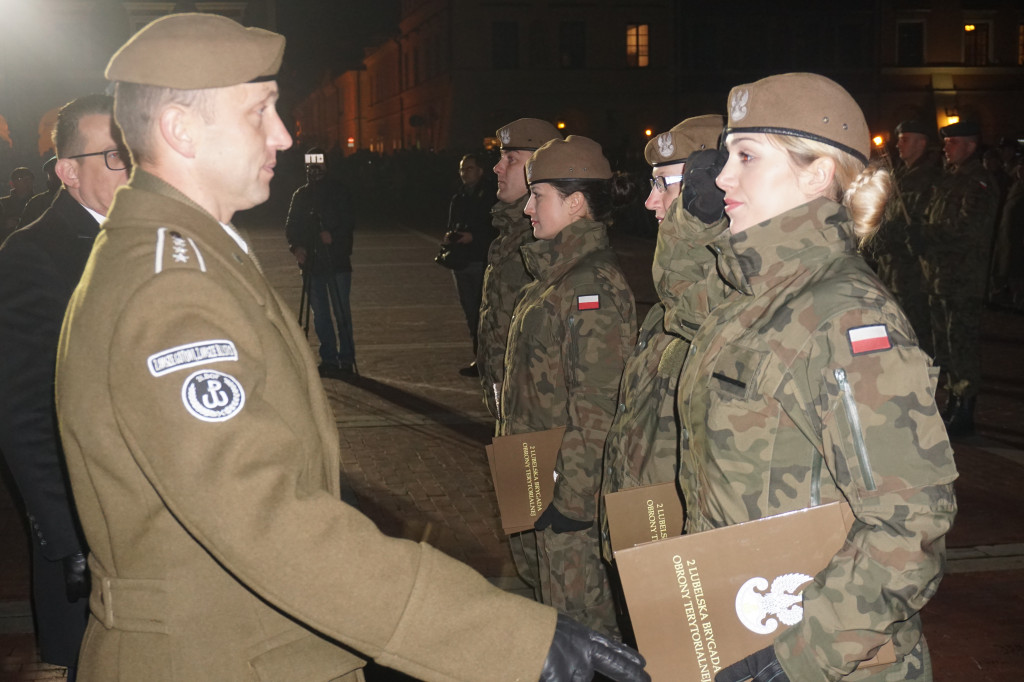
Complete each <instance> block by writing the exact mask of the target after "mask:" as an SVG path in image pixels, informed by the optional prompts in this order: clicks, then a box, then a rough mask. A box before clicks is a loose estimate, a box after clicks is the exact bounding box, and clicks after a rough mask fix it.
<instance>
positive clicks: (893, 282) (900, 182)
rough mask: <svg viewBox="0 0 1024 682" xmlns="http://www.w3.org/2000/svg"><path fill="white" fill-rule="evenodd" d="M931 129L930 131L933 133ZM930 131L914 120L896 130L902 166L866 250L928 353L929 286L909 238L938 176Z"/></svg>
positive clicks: (923, 220) (921, 218) (924, 219)
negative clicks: (930, 148) (929, 145)
mask: <svg viewBox="0 0 1024 682" xmlns="http://www.w3.org/2000/svg"><path fill="white" fill-rule="evenodd" d="M932 130H934V128H933V129H932ZM929 136H930V133H929V128H928V126H926V125H924V124H923V123H920V122H918V121H903V122H902V123H900V124H899V125H898V126H896V137H897V142H896V148H897V150H898V151H899V156H900V160H901V161H902V163H900V164H899V165H898V166H897V167H896V169H895V170H894V171H893V184H894V188H893V195H892V197H891V198H890V200H889V203H887V204H886V206H885V220H884V221H883V223H882V226H881V227H880V228H879V230H878V232H876V233H875V234H874V235H873V236H872V237H871V239H870V240H868V242H867V243H866V244H865V245H864V250H865V251H866V252H867V255H868V256H869V257H870V260H872V261H873V262H874V263H875V271H876V272H877V273H878V278H879V279H880V280H882V283H883V284H885V286H887V287H888V288H889V291H891V292H892V294H893V295H894V296H895V297H896V300H897V301H899V304H900V305H901V306H902V307H903V312H905V313H906V314H907V318H908V319H909V320H910V324H911V326H912V327H913V328H914V332H915V333H916V334H917V340H918V343H919V344H920V346H921V348H922V350H924V351H925V352H926V353H928V354H929V355H931V354H932V325H931V313H930V311H929V308H928V287H927V283H926V280H925V277H924V269H923V266H922V261H921V259H922V258H923V257H924V256H925V255H926V254H923V253H919V252H918V251H916V250H915V249H914V248H912V246H916V245H919V244H918V243H917V242H916V241H915V243H914V244H913V245H912V244H911V242H910V240H909V239H908V234H909V232H910V231H911V230H919V229H920V228H921V227H922V226H923V225H924V224H925V223H926V222H927V213H928V206H929V204H930V203H931V200H932V193H933V191H934V189H935V184H936V183H937V182H938V180H939V177H940V176H941V174H942V169H941V167H940V166H939V164H938V159H937V158H935V156H934V155H933V154H932V153H931V152H930V151H929V149H928V141H929Z"/></svg>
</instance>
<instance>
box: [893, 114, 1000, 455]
mask: <svg viewBox="0 0 1024 682" xmlns="http://www.w3.org/2000/svg"><path fill="white" fill-rule="evenodd" d="M939 132H940V133H941V134H942V137H943V138H944V144H943V148H944V151H945V155H946V164H947V165H946V171H945V173H944V174H943V176H942V179H941V181H940V183H939V185H938V186H937V187H936V189H935V195H934V198H933V200H932V203H931V205H930V206H929V207H928V225H925V226H922V227H921V228H920V229H919V230H916V231H915V232H912V233H911V235H912V239H915V240H916V241H917V243H918V244H919V245H920V248H921V251H920V253H923V254H924V268H925V276H926V277H927V279H928V294H929V295H928V304H929V307H930V308H931V313H932V318H931V322H932V336H933V339H934V341H933V343H934V350H935V361H936V363H937V364H938V365H939V367H941V368H942V371H943V372H944V373H945V381H946V390H947V391H948V396H949V397H948V402H947V403H946V408H945V410H944V412H943V416H944V418H945V420H946V430H947V432H948V433H949V436H950V438H958V437H962V436H969V435H971V434H973V433H974V405H975V401H976V400H977V396H978V390H979V388H980V386H981V357H980V356H979V354H978V337H979V335H980V334H981V310H982V306H983V303H984V298H985V286H986V283H987V281H988V270H989V254H990V253H991V248H992V234H993V231H994V230H995V222H996V215H997V212H998V210H999V190H998V188H997V187H996V183H995V180H993V179H992V176H991V175H990V174H989V172H988V171H987V170H985V167H984V166H983V165H982V163H981V155H980V153H979V150H978V142H979V136H980V134H981V128H980V126H979V125H978V124H977V123H974V122H972V121H961V122H960V123H955V124H953V125H950V126H946V127H945V128H942V130H940V131H939ZM912 243H913V242H912Z"/></svg>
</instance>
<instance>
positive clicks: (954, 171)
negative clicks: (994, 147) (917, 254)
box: [919, 156, 999, 298]
mask: <svg viewBox="0 0 1024 682" xmlns="http://www.w3.org/2000/svg"><path fill="white" fill-rule="evenodd" d="M998 213H999V187H998V186H997V185H996V181H995V178H993V177H992V174H991V173H989V172H988V171H987V170H985V167H984V166H983V165H981V161H980V159H979V157H977V156H974V157H971V158H970V159H968V160H967V161H965V162H964V163H963V164H961V165H960V166H956V167H952V168H949V169H947V170H946V172H945V173H944V174H943V176H942V179H941V180H940V182H939V185H938V187H936V189H935V195H934V199H933V200H932V203H931V205H930V206H929V208H928V223H929V224H928V225H925V226H924V227H923V228H922V229H921V230H920V235H921V236H920V237H919V239H920V240H921V243H922V248H923V251H922V260H923V261H924V273H925V277H926V279H927V281H928V288H929V293H932V294H936V295H939V296H957V297H968V298H981V297H982V296H984V295H985V284H986V283H987V282H988V265H989V255H990V254H991V253H992V234H993V231H994V230H995V226H996V218H997V216H998Z"/></svg>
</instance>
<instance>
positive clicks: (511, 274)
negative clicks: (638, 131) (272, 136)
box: [476, 118, 562, 419]
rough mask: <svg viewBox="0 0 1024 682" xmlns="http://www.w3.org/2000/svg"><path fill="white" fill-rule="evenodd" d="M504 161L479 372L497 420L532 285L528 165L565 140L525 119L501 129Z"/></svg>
mask: <svg viewBox="0 0 1024 682" xmlns="http://www.w3.org/2000/svg"><path fill="white" fill-rule="evenodd" d="M495 134H496V135H497V136H498V140H499V142H500V144H501V159H500V160H499V161H498V163H497V164H496V165H495V166H494V174H495V175H497V176H498V203H496V204H495V205H494V206H493V207H492V208H491V221H492V224H493V225H494V228H495V229H496V230H497V231H498V236H497V238H495V240H494V241H493V242H491V247H490V249H489V250H488V252H487V269H486V270H485V271H484V286H483V295H482V299H481V303H480V321H479V326H478V327H477V344H478V347H477V354H476V366H477V369H478V370H479V372H480V384H481V386H482V387H483V391H484V403H485V404H486V405H487V409H488V411H489V412H490V413H491V416H492V417H494V418H495V419H497V418H498V407H497V399H498V396H500V395H501V382H502V378H503V377H504V373H505V342H506V340H507V339H508V326H509V321H510V320H511V319H512V311H513V310H514V309H515V307H516V298H517V297H518V296H519V292H520V291H521V290H522V288H523V287H524V286H526V285H527V284H529V282H530V275H529V274H528V273H527V272H526V265H525V264H524V263H523V257H522V254H521V253H519V248H520V247H521V246H522V245H523V244H526V243H528V242H531V241H533V230H532V229H531V228H530V221H529V219H528V218H527V217H526V216H525V215H524V214H523V209H524V208H525V207H526V200H527V198H528V193H527V191H526V171H525V168H526V162H527V161H529V159H530V155H531V154H533V152H535V151H537V149H538V148H539V147H540V146H541V145H542V144H544V143H545V142H547V141H548V140H560V139H562V136H561V135H559V134H558V130H557V129H556V128H555V126H553V125H551V123H549V122H547V121H542V120H540V119H538V118H521V119H518V120H516V121H512V123H509V124H508V125H507V126H504V127H503V128H501V129H499V130H498V131H497V133H495Z"/></svg>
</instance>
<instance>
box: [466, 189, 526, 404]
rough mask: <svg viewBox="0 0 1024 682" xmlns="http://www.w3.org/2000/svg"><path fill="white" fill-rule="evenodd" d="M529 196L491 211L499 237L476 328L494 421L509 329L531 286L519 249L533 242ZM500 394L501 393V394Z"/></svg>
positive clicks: (490, 258) (482, 377)
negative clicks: (521, 296)
mask: <svg viewBox="0 0 1024 682" xmlns="http://www.w3.org/2000/svg"><path fill="white" fill-rule="evenodd" d="M529 196H530V195H529V192H527V193H526V194H524V195H523V197H522V198H521V199H519V200H518V201H516V202H515V203H512V204H506V203H505V202H502V201H499V202H498V203H497V204H495V205H494V208H492V209H491V220H492V223H493V225H494V227H495V228H496V229H497V230H498V236H497V237H496V238H495V239H494V241H493V242H491V247H490V249H489V250H488V251H487V269H486V270H484V286H483V294H482V296H481V298H480V321H479V323H478V325H477V351H476V366H477V369H478V370H479V371H480V385H481V387H482V388H483V392H484V404H486V405H487V409H488V411H489V412H490V413H491V416H492V417H494V418H495V419H497V418H498V408H497V406H496V405H495V399H496V395H495V389H494V386H495V384H497V385H498V387H499V389H500V386H501V381H502V378H503V377H504V376H505V342H506V341H507V339H508V325H509V321H510V320H511V319H512V311H513V310H514V309H515V307H516V298H517V297H518V296H519V292H520V291H522V289H523V287H524V286H526V285H527V284H529V283H530V281H531V277H530V275H529V273H527V272H526V264H525V263H524V262H523V256H522V254H521V253H520V252H519V248H520V247H521V246H522V245H523V244H527V243H529V242H532V241H533V229H532V228H531V227H530V220H529V218H527V217H526V216H525V215H523V208H525V207H526V201H527V199H528V198H529ZM499 393H500V391H499Z"/></svg>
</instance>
